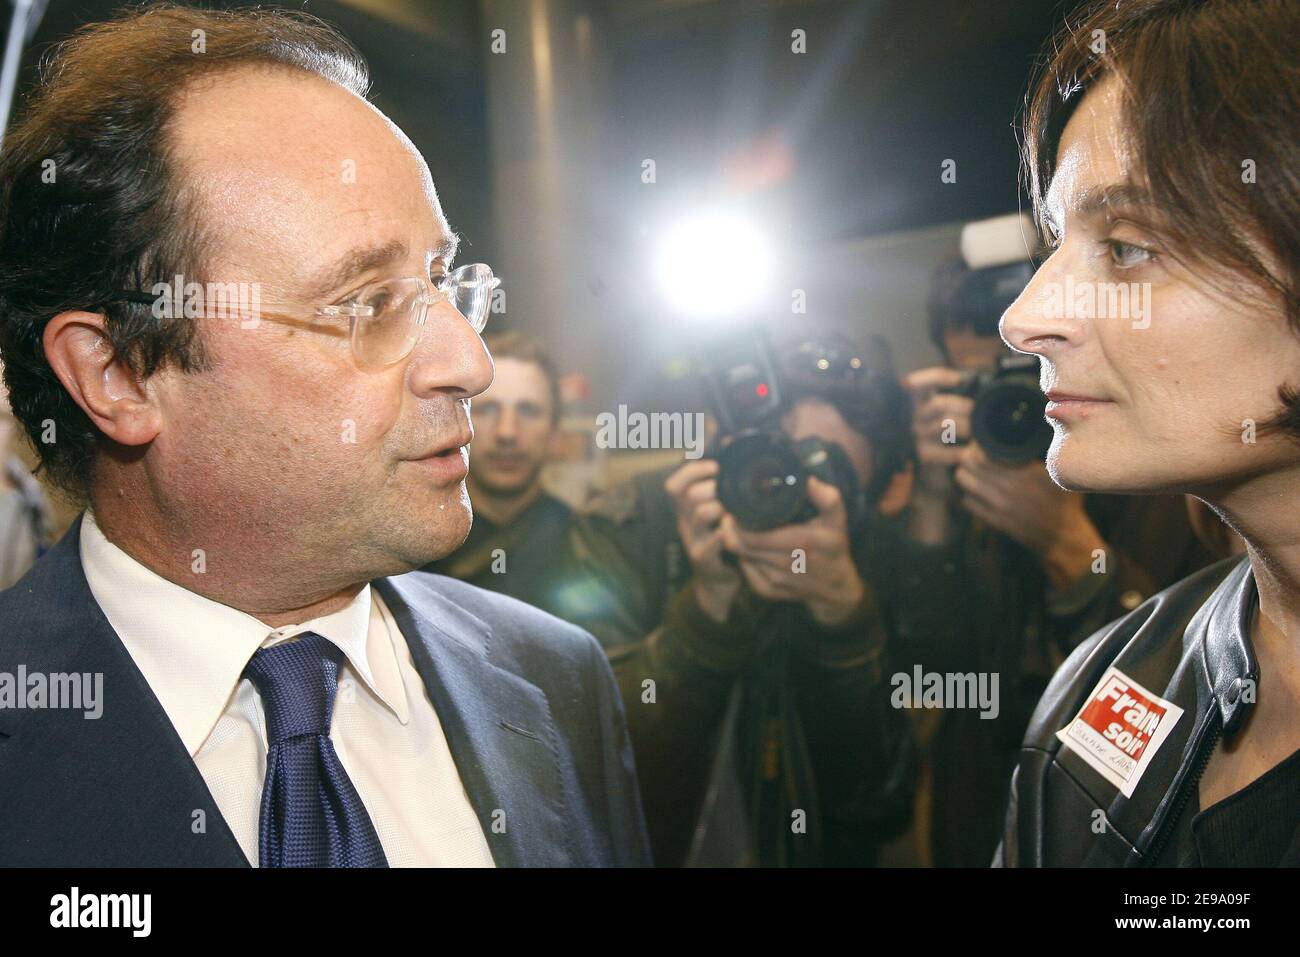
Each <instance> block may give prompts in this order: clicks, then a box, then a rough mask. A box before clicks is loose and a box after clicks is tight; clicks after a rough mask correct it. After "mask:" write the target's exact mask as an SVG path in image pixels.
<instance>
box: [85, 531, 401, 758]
mask: <svg viewBox="0 0 1300 957" xmlns="http://www.w3.org/2000/svg"><path fill="white" fill-rule="evenodd" d="M80 543H81V563H82V567H83V568H84V570H85V574H86V581H87V582H88V583H89V585H90V591H91V594H92V595H94V597H95V601H96V602H98V604H99V606H100V608H101V609H102V610H103V612H104V615H105V617H106V618H108V621H109V624H110V625H112V626H113V630H114V631H116V632H117V634H118V637H119V638H121V640H122V643H123V644H124V645H125V646H126V649H127V651H128V652H129V653H130V655H131V658H132V659H133V660H134V661H135V663H136V666H137V667H138V668H139V669H140V671H141V673H142V674H143V675H144V677H145V680H146V681H148V682H149V687H150V688H151V689H152V690H153V692H154V694H155V695H156V696H157V697H158V700H159V702H160V703H161V704H162V706H163V710H164V711H166V712H167V717H168V718H170V719H171V722H172V724H173V725H174V726H175V727H176V731H177V733H178V734H179V735H180V738H181V741H182V742H184V744H185V747H186V749H187V750H188V751H189V753H190V756H191V757H193V756H194V755H195V754H197V753H198V751H199V748H200V747H202V745H203V742H204V741H206V740H207V737H208V735H209V734H211V732H212V729H213V727H214V726H215V725H216V723H217V719H218V718H220V717H221V715H222V713H223V712H224V711H225V710H226V706H227V705H228V703H229V701H230V698H231V695H233V694H234V692H235V690H236V688H237V687H238V685H239V682H240V680H241V678H242V676H243V671H244V666H245V665H247V664H248V660H249V659H250V658H252V656H253V653H254V652H256V651H257V650H258V649H259V648H261V647H270V646H272V645H276V644H280V643H282V642H284V641H287V640H289V639H290V638H293V637H295V636H297V635H300V634H302V633H303V632H307V631H313V632H316V633H317V634H319V635H321V636H322V637H324V638H326V639H328V640H329V641H331V642H332V643H334V644H335V645H337V646H338V647H339V649H340V650H341V651H342V652H343V653H344V654H345V655H346V656H347V659H348V663H349V664H350V665H351V666H352V670H353V671H354V672H355V673H356V674H357V676H358V677H359V678H360V679H361V680H362V681H364V682H365V684H366V686H367V687H368V688H369V689H370V691H371V692H372V693H373V694H374V695H375V696H376V697H377V698H378V699H379V700H380V701H382V702H383V703H384V705H385V706H386V707H388V708H389V709H390V710H391V711H392V712H393V713H394V714H395V715H396V716H397V718H398V719H399V720H400V721H401V722H402V723H403V724H405V723H406V722H407V721H408V720H409V718H410V714H409V709H408V704H407V700H406V691H405V688H404V686H403V684H402V681H401V674H400V672H399V670H398V665H397V661H396V651H395V649H394V647H393V643H392V642H393V639H392V636H390V635H389V634H388V630H387V628H385V627H382V626H383V625H385V624H386V622H385V620H384V618H383V616H382V614H381V609H380V608H379V607H377V604H378V603H377V602H376V601H374V600H372V593H371V588H370V585H368V584H367V585H366V586H365V587H364V588H362V589H361V591H360V592H358V593H357V595H356V597H355V598H353V599H352V601H351V602H349V603H348V604H347V605H346V606H344V607H343V608H341V609H339V610H338V611H336V612H334V613H333V614H329V615H324V616H322V617H320V618H315V619H312V620H311V621H307V622H304V623H302V624H300V625H290V626H285V627H282V628H274V629H273V628H270V627H269V626H267V625H266V624H265V623H264V622H261V621H259V620H258V619H256V618H254V617H253V616H252V615H250V614H248V613H247V612H243V611H240V610H239V609H237V608H231V607H230V606H229V605H223V604H221V603H220V602H216V601H213V600H212V599H210V598H205V597H204V596H202V595H200V594H198V593H196V592H193V591H190V590H189V589H188V588H183V587H182V586H180V585H178V584H176V583H175V582H171V581H168V580H167V579H165V578H163V577H162V576H160V575H158V574H156V573H155V572H153V571H151V570H150V569H148V568H146V567H145V566H144V565H142V564H141V563H140V562H138V561H136V560H135V559H134V558H132V557H131V556H130V555H128V554H127V553H126V552H125V551H123V550H122V549H121V548H119V547H118V546H116V545H114V544H113V543H112V542H110V541H109V540H108V539H107V538H106V537H105V536H104V533H103V532H102V531H101V530H100V528H99V526H98V525H97V524H95V520H94V516H93V515H92V514H91V513H90V511H89V510H87V512H86V513H85V517H84V519H83V520H82V523H81V539H80ZM374 597H375V598H377V597H378V596H374ZM372 617H373V618H375V619H376V622H375V623H376V624H377V625H379V626H380V627H377V628H372V627H371V620H372Z"/></svg>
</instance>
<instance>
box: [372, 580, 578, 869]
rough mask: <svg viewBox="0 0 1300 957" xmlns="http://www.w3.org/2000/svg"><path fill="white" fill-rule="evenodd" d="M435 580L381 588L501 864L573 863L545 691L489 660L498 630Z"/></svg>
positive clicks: (386, 584) (388, 582)
mask: <svg viewBox="0 0 1300 957" xmlns="http://www.w3.org/2000/svg"><path fill="white" fill-rule="evenodd" d="M434 582H435V579H432V578H428V577H426V576H414V575H407V576H401V577H398V578H387V579H381V580H379V581H376V582H375V586H376V587H377V588H378V589H379V590H380V593H381V594H382V595H383V597H384V601H385V602H387V603H388V605H389V610H390V611H392V613H393V617H394V619H395V620H396V621H397V624H398V627H399V628H400V629H401V631H402V635H403V637H404V638H405V639H406V642H407V645H408V646H409V647H410V649H411V657H412V659H413V660H414V662H415V666H416V669H417V670H418V671H419V672H420V676H421V678H423V680H424V685H425V688H426V690H427V691H428V693H429V699H430V700H431V701H432V702H433V706H434V710H435V711H436V712H437V715H438V720H439V722H440V723H441V724H442V728H443V732H444V733H445V734H446V736H447V743H448V745H450V747H451V753H452V757H453V759H454V760H455V762H456V768H457V770H458V771H459V772H460V777H461V781H462V782H463V783H464V785H465V790H466V792H467V793H468V795H469V799H470V803H471V804H472V805H473V806H474V810H475V812H476V813H477V814H478V817H479V821H480V823H481V824H482V826H483V832H484V835H485V836H486V838H487V841H488V845H489V846H490V847H491V849H492V857H493V860H494V861H495V862H496V864H497V866H499V867H525V866H532V867H536V866H543V867H545V866H550V867H563V866H569V865H572V864H573V862H574V861H573V856H572V851H571V846H570V844H569V842H568V835H567V831H566V829H565V827H564V818H563V815H562V814H561V812H560V810H559V807H558V804H559V802H560V800H561V795H562V794H563V784H562V779H561V774H560V768H559V764H558V761H559V758H558V751H557V747H556V741H555V725H554V721H553V719H552V717H551V710H550V705H549V704H548V703H547V700H546V696H545V695H544V694H543V693H542V691H541V690H540V689H539V688H537V687H536V686H535V685H532V684H530V683H529V682H527V681H525V680H523V679H522V678H520V677H518V676H517V675H515V674H512V673H511V672H509V671H506V670H505V669H503V668H499V667H497V666H496V665H495V664H493V663H492V662H491V661H489V660H488V648H489V643H490V640H491V630H490V629H489V627H488V625H487V624H486V623H485V622H483V621H482V620H481V619H479V618H477V617H476V616H474V615H472V614H470V613H469V612H468V611H466V610H465V609H463V608H461V607H460V606H459V605H457V604H455V603H454V602H452V601H450V600H449V599H448V598H446V597H445V596H443V595H441V594H439V593H438V592H437V591H436V586H435V585H434Z"/></svg>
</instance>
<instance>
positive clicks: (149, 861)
mask: <svg viewBox="0 0 1300 957" xmlns="http://www.w3.org/2000/svg"><path fill="white" fill-rule="evenodd" d="M80 531H81V520H80V519H78V520H77V521H76V522H74V523H73V525H72V528H71V529H70V530H69V531H68V533H67V534H66V535H65V536H64V537H63V539H61V540H60V542H59V543H58V544H57V545H56V546H55V547H54V548H53V549H51V550H50V552H49V554H48V555H46V556H45V558H44V559H43V560H42V561H41V562H39V563H38V564H37V566H36V567H35V568H34V569H33V570H32V572H31V573H29V575H28V576H27V577H26V578H25V579H24V580H23V582H21V583H20V585H19V586H16V587H20V588H22V589H24V594H23V597H22V599H21V600H20V601H18V602H17V603H16V604H17V608H16V609H11V610H12V611H14V612H16V615H15V617H16V618H17V619H18V620H16V621H13V622H12V625H13V626H14V630H13V631H12V632H11V634H13V635H28V636H30V638H31V640H30V642H29V643H26V644H25V646H24V645H18V644H17V643H15V645H16V647H15V646H10V647H8V648H6V652H8V651H11V650H12V651H14V652H15V656H16V657H17V658H18V659H19V660H18V662H15V664H17V663H23V664H25V665H26V668H27V671H28V673H31V672H36V671H41V672H44V673H46V674H51V673H65V674H66V673H72V674H83V673H89V674H92V675H95V674H101V675H102V676H103V685H102V688H103V690H102V696H101V701H102V708H103V711H102V714H101V716H100V717H98V718H93V719H87V718H86V717H84V712H83V711H81V710H68V709H40V710H26V711H10V712H7V713H0V778H2V779H5V781H6V784H5V786H4V787H3V788H0V790H2V791H3V793H4V794H6V795H7V796H10V797H12V799H13V800H14V801H15V802H16V803H14V804H13V805H10V806H12V807H15V808H22V809H24V813H23V814H22V815H21V817H22V819H23V821H25V822H27V826H26V827H23V828H22V833H20V834H18V835H15V836H14V838H13V840H12V841H11V846H10V847H9V848H8V849H7V850H6V851H5V852H4V853H3V856H4V857H5V858H6V859H8V858H10V857H12V856H16V857H18V858H20V859H22V860H25V861H30V862H31V863H34V864H38V865H39V864H46V865H54V864H63V865H73V864H75V865H78V866H106V865H113V866H123V865H124V866H141V865H164V866H166V865H189V866H210V867H217V866H247V864H248V861H247V860H246V859H245V858H244V854H243V852H242V851H241V850H240V848H239V844H238V842H237V841H236V840H235V837H234V835H233V834H232V833H231V831H230V828H229V827H228V826H227V824H226V821H225V819H224V818H223V817H222V816H221V813H220V811H219V810H218V809H217V806H216V803H215V802H214V801H213V799H212V794H211V792H209V790H208V788H207V785H206V784H205V783H204V781H203V776H202V775H201V774H200V773H199V770H198V767H197V766H196V765H195V763H194V760H193V759H192V758H191V757H190V755H189V752H188V751H187V750H186V748H185V745H184V743H183V742H182V741H181V739H180V736H179V735H178V734H177V733H176V729H175V728H174V727H173V726H172V723H171V721H170V720H169V719H168V717H167V714H166V712H165V711H164V710H163V707H162V705H161V704H160V703H159V701H158V699H157V697H156V696H155V695H154V693H153V691H152V690H151V689H150V688H149V685H148V682H146V681H145V678H144V676H143V675H142V674H141V673H140V671H139V669H138V668H137V667H136V665H135V662H134V661H133V660H132V659H131V656H130V654H129V653H128V652H127V650H126V647H125V646H124V645H123V644H122V642H121V639H119V638H118V636H117V633H116V632H114V631H113V628H112V626H111V625H109V623H108V619H107V618H105V617H104V613H103V612H102V611H101V610H100V608H99V605H98V604H97V603H96V602H95V599H94V596H93V595H92V594H91V592H90V586H89V585H88V584H87V583H86V577H85V574H84V572H83V571H82V568H81V554H80ZM5 657H6V658H8V657H9V655H8V654H7V653H6V655H5ZM8 666H9V662H5V667H4V668H3V670H10V668H9V667H8ZM5 803H6V804H7V805H8V801H6V802H5ZM18 823H21V822H14V824H15V825H16V824H18ZM0 830H6V831H7V830H8V828H0Z"/></svg>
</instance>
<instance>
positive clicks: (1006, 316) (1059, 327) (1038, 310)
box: [998, 250, 1078, 356]
mask: <svg viewBox="0 0 1300 957" xmlns="http://www.w3.org/2000/svg"><path fill="white" fill-rule="evenodd" d="M1066 269H1067V266H1066V262H1065V259H1064V257H1062V255H1061V251H1060V250H1058V251H1057V252H1056V253H1054V254H1053V255H1052V256H1050V257H1049V258H1048V260H1047V262H1045V263H1043V265H1042V266H1041V267H1040V268H1039V270H1038V271H1037V272H1036V273H1034V278H1033V279H1031V280H1030V281H1029V285H1027V286H1026V287H1025V288H1024V290H1023V291H1022V292H1021V293H1020V295H1019V296H1018V297H1017V298H1016V301H1015V302H1013V303H1012V304H1011V305H1010V306H1008V307H1007V310H1006V312H1004V313H1002V318H1001V320H999V322H998V331H999V332H1000V333H1001V335H1002V341H1003V342H1005V343H1006V344H1007V345H1008V346H1010V347H1011V348H1012V349H1015V350H1016V351H1017V352H1027V353H1030V354H1033V355H1039V356H1050V355H1051V353H1052V351H1053V349H1055V348H1057V347H1059V346H1061V345H1063V344H1065V343H1067V342H1069V341H1070V340H1071V339H1073V338H1074V337H1075V336H1076V335H1077V331H1078V324H1077V323H1076V322H1074V321H1073V320H1071V319H1070V318H1069V317H1068V310H1064V309H1062V308H1061V304H1062V302H1063V295H1062V289H1063V288H1064V287H1063V283H1064V280H1065V275H1066Z"/></svg>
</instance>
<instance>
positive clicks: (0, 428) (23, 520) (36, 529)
mask: <svg viewBox="0 0 1300 957" xmlns="http://www.w3.org/2000/svg"><path fill="white" fill-rule="evenodd" d="M3 375H4V365H3V364H0V591H4V589H6V588H8V587H9V586H10V585H12V584H14V583H15V582H16V581H18V579H20V578H22V577H23V575H24V574H25V573H26V571H27V569H29V568H31V567H32V564H33V563H34V562H35V561H36V559H37V558H39V557H40V556H41V553H42V552H43V551H44V550H45V547H46V546H47V545H49V544H50V542H49V538H50V528H51V524H52V516H51V514H50V509H49V505H48V504H47V503H46V500H45V493H44V491H43V490H42V489H41V485H40V483H39V482H37V481H36V479H35V478H33V477H32V474H31V472H30V471H29V470H28V468H27V464H26V463H25V462H24V461H23V460H22V459H21V458H19V456H18V454H17V452H16V447H17V442H18V430H17V426H18V423H17V421H16V420H15V419H14V414H13V409H11V408H10V407H9V390H8V389H6V388H5V387H4V382H3Z"/></svg>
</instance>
